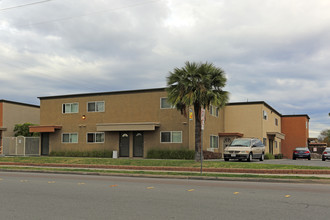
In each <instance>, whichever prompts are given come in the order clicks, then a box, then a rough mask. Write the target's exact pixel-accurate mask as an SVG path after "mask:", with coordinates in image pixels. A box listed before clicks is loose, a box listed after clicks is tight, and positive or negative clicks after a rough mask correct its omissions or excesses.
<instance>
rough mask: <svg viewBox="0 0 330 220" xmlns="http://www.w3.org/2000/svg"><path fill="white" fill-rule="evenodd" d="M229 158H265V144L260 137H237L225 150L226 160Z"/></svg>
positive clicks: (248, 159) (250, 159)
mask: <svg viewBox="0 0 330 220" xmlns="http://www.w3.org/2000/svg"><path fill="white" fill-rule="evenodd" d="M229 159H239V160H242V159H246V160H247V161H252V159H259V160H260V161H263V160H264V159H265V146H264V145H263V143H262V142H261V141H260V140H259V139H258V138H236V139H234V140H233V142H231V144H230V145H229V146H228V147H226V148H225V150H224V160H225V161H229Z"/></svg>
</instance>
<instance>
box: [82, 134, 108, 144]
mask: <svg viewBox="0 0 330 220" xmlns="http://www.w3.org/2000/svg"><path fill="white" fill-rule="evenodd" d="M88 134H93V135H94V142H88ZM96 134H103V142H97V141H96ZM86 143H87V144H103V143H105V133H104V132H87V133H86Z"/></svg>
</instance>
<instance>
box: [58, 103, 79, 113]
mask: <svg viewBox="0 0 330 220" xmlns="http://www.w3.org/2000/svg"><path fill="white" fill-rule="evenodd" d="M78 109H79V104H78V103H65V104H63V105H62V112H63V113H78Z"/></svg>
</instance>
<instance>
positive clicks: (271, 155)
mask: <svg viewBox="0 0 330 220" xmlns="http://www.w3.org/2000/svg"><path fill="white" fill-rule="evenodd" d="M273 159H275V157H274V155H273V154H270V153H267V154H265V160H273Z"/></svg>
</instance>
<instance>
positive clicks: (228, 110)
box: [219, 102, 285, 154]
mask: <svg viewBox="0 0 330 220" xmlns="http://www.w3.org/2000/svg"><path fill="white" fill-rule="evenodd" d="M223 114H224V115H223V119H224V120H223V130H224V133H220V134H219V136H220V146H221V147H220V148H221V150H222V151H223V149H224V148H225V147H226V146H227V145H228V144H230V142H231V141H232V140H233V139H234V138H236V137H255V138H259V139H260V140H261V141H263V143H264V145H265V147H266V153H271V154H279V153H281V142H282V141H283V140H284V139H285V134H284V133H283V132H282V129H281V114H280V113H279V112H277V111H276V110H275V109H274V108H272V107H271V106H270V105H268V104H267V103H266V102H238V103H229V104H227V105H226V107H225V108H224V111H223Z"/></svg>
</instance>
